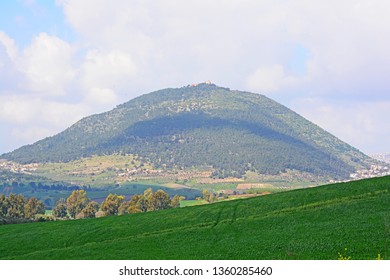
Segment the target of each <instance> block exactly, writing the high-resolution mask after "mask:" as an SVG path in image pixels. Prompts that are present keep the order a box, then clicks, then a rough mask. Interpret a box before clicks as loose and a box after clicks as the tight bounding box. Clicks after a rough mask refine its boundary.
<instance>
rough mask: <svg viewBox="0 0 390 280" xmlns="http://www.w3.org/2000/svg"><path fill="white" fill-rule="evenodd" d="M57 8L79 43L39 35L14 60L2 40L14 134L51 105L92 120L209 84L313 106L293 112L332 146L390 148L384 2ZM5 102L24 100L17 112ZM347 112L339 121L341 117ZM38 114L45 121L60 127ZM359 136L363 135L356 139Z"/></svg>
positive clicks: (64, 1) (70, 0)
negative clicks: (154, 93) (139, 99)
mask: <svg viewBox="0 0 390 280" xmlns="http://www.w3.org/2000/svg"><path fill="white" fill-rule="evenodd" d="M57 3H58V4H59V5H60V7H62V8H63V10H64V15H65V17H66V21H67V22H68V23H69V25H70V26H71V27H72V28H73V29H74V31H75V34H77V36H76V38H75V41H74V42H72V43H70V42H66V41H64V40H62V39H60V38H58V37H56V36H51V35H48V34H45V33H42V34H39V35H38V36H36V37H35V38H33V39H32V42H31V44H30V46H28V47H27V48H26V49H24V50H18V48H17V46H16V44H15V43H14V41H13V40H12V38H11V37H12V34H11V36H8V35H7V34H5V33H4V32H0V82H1V84H0V94H1V95H4V96H7V98H10V99H7V100H4V99H3V100H2V101H4V102H5V103H3V104H8V105H7V108H6V109H5V111H4V112H2V113H1V112H0V121H1V120H2V119H3V120H10V118H9V117H10V116H11V115H12V112H13V111H14V112H18V113H19V115H18V116H16V114H15V116H14V120H13V121H14V122H15V120H18V121H17V123H18V124H20V125H22V124H27V123H28V124H31V125H32V126H33V127H36V126H34V125H35V123H33V121H30V119H33V118H37V121H43V123H46V121H45V120H42V118H43V117H42V116H38V113H37V112H36V111H34V110H33V109H29V108H28V107H38V108H39V106H43V105H45V106H46V105H48V104H49V103H50V102H52V103H54V104H53V105H54V106H53V108H57V107H58V106H59V104H65V105H64V108H62V109H61V108H60V111H61V110H62V111H66V110H67V109H66V108H68V109H69V106H75V108H73V109H74V110H80V111H82V112H83V113H84V114H85V113H87V112H91V113H92V112H93V113H97V112H99V111H101V110H106V109H109V108H110V107H111V106H113V105H114V104H115V103H119V102H124V101H127V100H128V99H130V98H133V97H135V96H137V95H140V94H143V93H147V92H149V91H151V90H157V89H160V88H165V87H179V86H182V85H186V84H188V83H192V82H200V81H204V80H211V81H212V82H215V83H217V84H220V85H222V86H228V87H231V88H237V89H242V90H251V91H255V92H262V93H265V94H267V95H270V97H273V98H275V99H277V100H278V101H280V102H281V103H283V104H284V105H287V106H295V105H296V103H293V101H296V100H307V99H308V98H313V97H315V98H317V99H318V100H321V102H318V103H313V104H311V106H312V107H311V109H310V110H309V109H308V108H306V109H305V107H303V109H302V112H309V113H310V114H309V113H307V114H308V115H309V116H310V118H312V119H314V120H320V124H321V125H322V126H324V127H325V128H327V129H329V130H330V131H332V132H334V133H336V135H338V136H339V135H340V136H341V137H342V138H343V137H346V138H345V139H346V140H347V139H351V138H353V137H349V138H348V135H346V134H347V131H351V133H350V135H355V136H354V137H356V139H361V141H359V143H358V144H357V145H362V147H363V146H364V147H365V148H366V147H369V145H368V144H364V143H374V142H373V140H368V138H366V136H367V135H371V136H370V137H372V138H373V139H379V138H382V139H383V141H387V142H390V136H386V135H387V134H385V133H383V132H381V131H383V130H384V129H383V128H382V129H381V128H380V127H377V126H375V125H374V124H378V123H381V124H382V121H381V120H382V119H389V118H390V115H389V113H388V111H386V110H387V107H386V110H385V109H383V108H382V107H381V103H380V102H383V103H386V102H389V94H388V92H389V90H390V79H388V77H387V76H388V73H390V52H389V51H388V50H389V48H390V25H389V24H388V22H389V20H388V15H389V14H390V2H388V1H381V0H373V1H365V0H345V1H342V2H340V1H336V0H330V1H313V0H302V1H294V0H281V1H272V0H265V1H256V0H241V1H238V0H233V1H219V0H217V1H206V0H198V1H195V0H188V1H178V0H161V1H151V0H150V1H149V0H148V1H138V0H136V1H127V0H117V1H115V4H113V3H112V2H110V1H104V0H84V1H78V0H57ZM296 46H300V47H301V48H302V49H304V50H305V51H307V54H308V55H306V56H302V54H300V53H299V52H298V53H297V52H296V51H295V49H296ZM296 64H299V65H298V66H297V65H296ZM296 69H299V71H296ZM14 95H18V96H21V99H25V101H24V103H23V102H22V101H21V102H22V103H21V105H20V108H17V107H18V106H17V105H15V104H14V103H12V100H13V98H14V97H12V96H14ZM37 100H39V101H37ZM368 100H371V102H370V105H369V106H368V105H367V102H368ZM352 101H353V103H354V104H355V105H354V107H353V108H354V109H351V110H346V111H348V112H349V113H350V115H351V116H353V117H348V115H346V114H345V109H344V107H345V106H346V105H348V104H349V102H352ZM374 101H375V102H374ZM10 102H11V103H12V104H13V105H12V104H9V103H10ZM39 102H41V103H39ZM47 102H49V103H47ZM52 103H50V104H52ZM340 104H342V105H340ZM386 104H387V103H386ZM306 105H307V104H306ZM0 106H1V105H0ZM12 106H13V107H12ZM365 106H368V108H370V110H364V108H366V107H365ZM3 107H4V106H3ZM298 107H299V106H298ZM298 107H297V108H298ZM80 108H81V109H80ZM375 108H378V110H377V111H378V112H381V114H382V115H379V114H376V113H375ZM298 109H299V110H301V108H300V107H299V108H298ZM355 109H356V110H358V111H359V115H357V113H356V112H355ZM53 110H55V109H53ZM46 111H47V112H46V113H44V114H46V116H47V118H48V119H50V118H51V117H50V116H52V119H53V120H55V119H56V118H57V117H56V116H62V117H67V115H66V114H65V115H61V114H56V112H54V111H50V110H46ZM320 112H321V114H320ZM305 114H306V113H305ZM316 114H320V115H319V116H318V115H316ZM81 115H83V114H80V116H81ZM328 115H329V116H328ZM58 118H61V117H58ZM341 120H345V125H344V129H339V126H340V121H341ZM358 120H360V121H358ZM10 121H12V120H10ZM370 124H372V125H371V127H372V128H369V127H370ZM48 125H49V124H48ZM62 127H63V128H65V124H64V125H63V126H62ZM359 129H361V133H363V134H366V135H364V136H361V137H359V136H358V133H359ZM376 130H377V131H376ZM344 135H346V136H344ZM363 139H366V140H364V141H366V142H364V141H363ZM378 141H379V140H378Z"/></svg>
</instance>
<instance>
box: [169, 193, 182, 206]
mask: <svg viewBox="0 0 390 280" xmlns="http://www.w3.org/2000/svg"><path fill="white" fill-rule="evenodd" d="M184 199H185V197H184V196H180V195H175V196H174V197H173V198H172V200H171V207H172V208H179V207H180V201H182V200H184Z"/></svg>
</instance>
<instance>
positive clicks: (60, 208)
mask: <svg viewBox="0 0 390 280" xmlns="http://www.w3.org/2000/svg"><path fill="white" fill-rule="evenodd" d="M53 215H54V217H57V218H65V217H66V216H68V206H67V205H66V203H65V200H64V199H62V200H59V201H57V204H56V206H55V207H54V208H53Z"/></svg>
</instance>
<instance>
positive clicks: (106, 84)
mask: <svg viewBox="0 0 390 280" xmlns="http://www.w3.org/2000/svg"><path fill="white" fill-rule="evenodd" d="M136 71H137V68H136V65H135V63H134V62H133V60H132V58H131V56H130V55H129V54H127V53H125V52H121V51H116V50H113V51H110V52H108V53H102V52H99V51H97V50H91V51H89V52H88V53H87V54H86V56H85V61H84V63H83V65H82V66H81V76H82V77H81V83H82V85H83V87H84V88H85V89H91V88H95V87H97V86H98V87H102V88H111V89H113V88H121V87H123V86H124V85H126V83H127V82H128V81H129V79H130V78H131V77H132V76H133V75H134V74H135V73H136Z"/></svg>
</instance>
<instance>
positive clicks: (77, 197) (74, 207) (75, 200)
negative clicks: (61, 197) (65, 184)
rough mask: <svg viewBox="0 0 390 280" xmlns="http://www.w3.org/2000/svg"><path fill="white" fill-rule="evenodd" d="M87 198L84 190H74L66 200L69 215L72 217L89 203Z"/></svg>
mask: <svg viewBox="0 0 390 280" xmlns="http://www.w3.org/2000/svg"><path fill="white" fill-rule="evenodd" d="M89 201H90V200H89V198H88V197H87V193H86V191H84V190H75V191H73V192H72V194H71V195H70V196H69V197H68V199H67V200H66V204H67V206H68V212H69V215H70V216H71V217H72V218H73V219H74V218H75V217H76V215H77V214H78V213H80V212H81V211H82V210H83V209H84V208H85V207H86V206H87V204H88V203H89Z"/></svg>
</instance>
